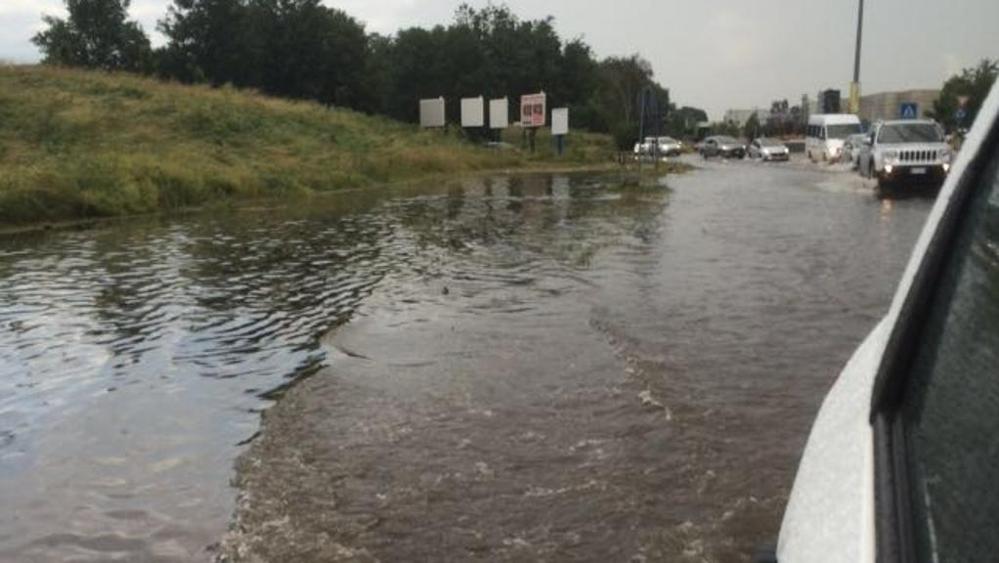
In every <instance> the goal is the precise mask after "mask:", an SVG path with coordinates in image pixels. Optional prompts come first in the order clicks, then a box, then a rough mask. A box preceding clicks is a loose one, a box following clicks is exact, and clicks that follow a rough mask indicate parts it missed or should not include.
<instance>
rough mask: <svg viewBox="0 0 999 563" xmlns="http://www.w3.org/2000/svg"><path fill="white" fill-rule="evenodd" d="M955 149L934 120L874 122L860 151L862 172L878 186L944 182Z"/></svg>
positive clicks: (937, 183) (862, 174)
mask: <svg viewBox="0 0 999 563" xmlns="http://www.w3.org/2000/svg"><path fill="white" fill-rule="evenodd" d="M952 158H953V150H952V149H951V147H950V145H948V144H947V142H946V141H945V140H944V132H943V129H942V128H941V127H940V125H938V124H937V123H936V122H935V121H932V120H928V119H919V120H916V119H913V120H900V121H882V122H879V123H876V124H874V126H873V127H872V128H871V133H870V136H869V137H868V138H867V141H866V142H865V143H864V149H863V151H861V154H860V168H859V170H860V174H861V176H864V177H866V178H876V179H877V181H878V187H879V188H882V189H884V188H888V187H891V186H894V185H896V184H900V183H903V182H904V183H905V184H907V185H912V184H934V185H939V184H942V183H943V181H944V179H946V177H947V173H948V172H949V171H950V164H951V159H952Z"/></svg>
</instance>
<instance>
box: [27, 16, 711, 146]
mask: <svg viewBox="0 0 999 563" xmlns="http://www.w3.org/2000/svg"><path fill="white" fill-rule="evenodd" d="M64 1H65V4H66V8H67V11H68V13H69V15H68V17H67V18H65V19H63V18H55V17H51V16H46V17H45V18H44V20H45V23H46V25H47V27H46V29H45V30H43V31H42V32H40V33H39V34H38V35H36V36H35V37H34V42H35V43H36V44H37V45H38V47H39V48H40V49H41V51H42V54H43V56H44V62H46V63H51V64H58V65H65V66H77V67H86V68H95V69H103V70H108V71H129V72H138V73H144V74H149V75H155V76H158V77H161V78H164V79H169V80H177V81H181V82H185V83H208V84H212V85H216V86H221V85H226V84H231V85H233V86H236V87H241V88H253V89H257V90H260V91H261V92H264V93H266V94H270V95H274V96H281V97H288V98H297V99H309V100H315V101H318V102H320V103H323V104H328V105H335V106H341V107H347V108H352V109H355V110H358V111H363V112H367V113H377V114H383V115H387V116H390V117H393V118H396V119H399V120H403V121H410V122H415V121H416V120H417V118H418V104H417V100H419V99H420V98H430V97H437V96H444V97H445V98H447V99H448V100H457V99H458V98H461V97H471V96H478V95H485V96H486V97H502V96H511V97H512V98H513V99H514V100H516V97H517V96H519V95H521V94H526V93H533V92H537V91H545V92H546V93H547V94H548V97H549V105H550V106H568V107H569V108H570V109H571V113H572V121H573V126H574V128H575V127H579V128H584V129H588V130H591V131H596V132H605V133H610V134H612V135H613V136H614V138H615V139H617V141H618V144H619V145H621V146H622V147H625V146H630V144H631V143H633V142H634V141H635V139H636V138H637V135H638V122H639V118H640V115H639V114H640V112H641V108H640V107H639V103H640V101H639V99H640V97H641V94H642V92H643V91H647V92H648V91H651V92H652V95H653V96H654V98H655V100H656V102H657V106H658V107H660V108H663V110H662V111H661V112H659V113H658V114H657V115H658V120H659V121H658V122H657V125H661V127H656V128H658V129H660V130H662V129H665V131H664V132H673V133H674V134H679V133H682V131H676V129H677V128H679V127H688V128H689V127H690V125H691V121H692V120H695V119H700V118H701V117H704V118H706V116H704V112H703V111H701V110H699V109H697V108H682V110H680V111H673V110H675V107H674V106H673V105H672V104H671V103H670V100H669V91H668V90H667V89H666V88H665V87H663V86H662V85H661V84H659V83H658V82H657V81H656V79H655V76H654V74H653V71H652V67H651V65H650V64H649V62H648V61H646V60H645V59H643V58H642V57H641V56H639V55H632V56H627V57H607V58H603V59H598V58H597V57H596V56H595V55H594V53H593V51H592V49H591V48H590V46H589V45H587V43H586V42H585V41H583V40H582V39H580V38H575V39H568V40H565V39H563V38H562V37H560V36H559V34H558V32H557V31H556V30H555V27H554V19H553V18H551V17H548V18H544V19H539V20H523V19H520V18H519V17H517V16H516V15H515V14H514V13H513V12H512V11H511V10H510V9H509V8H508V7H507V6H505V5H488V6H486V7H485V8H482V9H475V8H473V7H470V6H468V5H462V6H460V7H459V8H458V9H457V11H456V13H455V17H454V19H453V21H452V22H450V23H449V24H448V25H437V26H434V27H432V28H429V29H425V28H419V27H412V28H408V29H402V30H399V31H398V32H397V33H395V34H394V35H390V36H386V35H379V34H374V33H367V32H366V31H365V29H364V25H363V24H362V23H361V22H359V21H358V20H356V19H355V18H353V17H351V16H350V15H348V14H347V13H345V12H343V11H342V10H339V9H336V8H330V7H327V6H324V5H323V4H322V3H321V0H173V2H172V4H171V5H170V6H169V8H168V10H167V12H166V14H165V15H164V16H163V18H162V19H160V21H159V25H158V29H159V30H160V31H161V32H162V33H163V34H164V35H165V36H166V38H167V42H166V44H165V45H164V46H162V47H160V48H153V47H152V46H151V43H150V41H149V38H148V36H147V35H146V34H145V32H144V31H143V29H142V28H141V26H140V25H139V24H138V23H137V22H135V21H133V20H131V19H129V15H128V8H129V5H130V0H64ZM458 111H459V110H458V107H457V103H451V104H449V110H448V113H449V115H448V117H449V121H457V113H458Z"/></svg>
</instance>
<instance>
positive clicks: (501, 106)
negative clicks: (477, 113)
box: [489, 98, 510, 129]
mask: <svg viewBox="0 0 999 563" xmlns="http://www.w3.org/2000/svg"><path fill="white" fill-rule="evenodd" d="M509 126H510V101H509V100H507V99H506V98H497V99H495V100H489V127H490V128H491V129H506V128H507V127H509Z"/></svg>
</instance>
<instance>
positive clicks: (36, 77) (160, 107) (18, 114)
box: [0, 66, 614, 226]
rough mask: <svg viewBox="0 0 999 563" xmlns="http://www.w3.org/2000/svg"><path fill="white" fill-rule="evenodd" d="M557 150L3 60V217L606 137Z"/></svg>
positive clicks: (138, 203)
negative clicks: (480, 142)
mask: <svg viewBox="0 0 999 563" xmlns="http://www.w3.org/2000/svg"><path fill="white" fill-rule="evenodd" d="M571 139H572V141H571V142H570V144H569V152H568V154H567V155H566V157H565V158H563V159H560V160H557V161H556V160H554V159H553V155H552V151H551V144H550V142H548V139H547V138H546V137H543V136H539V138H538V154H536V155H526V154H524V153H523V152H521V151H520V150H516V149H514V150H505V151H497V150H490V149H485V148H481V147H477V146H474V145H473V144H471V143H468V142H465V141H463V140H462V139H460V138H459V134H458V133H457V132H454V131H452V133H451V134H448V135H445V134H443V133H441V132H431V131H420V130H419V129H418V128H416V127H415V126H411V125H407V124H402V123H398V122H395V121H392V120H390V119H386V118H382V117H371V116H366V115H363V114H359V113H356V112H353V111H349V110H343V109H328V108H326V107H323V106H321V105H318V104H314V103H308V102H294V101H288V100H280V99H274V98H268V97H265V96H261V95H257V94H254V93H251V92H245V91H238V90H234V89H231V88H221V89H212V88H208V87H202V86H183V85H179V84H171V83H164V82H159V81H155V80H150V79H145V78H141V77H136V76H131V75H126V74H106V73H100V72H88V71H78V70H67V69H58V68H49V67H10V66H8V67H2V66H0V226H2V225H4V224H7V225H11V224H18V223H31V222H42V221H55V220H66V219H78V218H90V217H110V216H117V215H130V214H140V213H150V212H158V211H169V210H174V209H180V208H187V207H191V206H198V205H205V204H210V203H213V202H224V201H231V200H234V199H236V198H249V197H281V198H286V197H291V196H302V195H307V194H313V193H317V192H324V191H330V190H336V189H341V188H347V187H363V186H368V185H372V184H377V183H385V182H394V181H400V180H408V179H417V178H421V177H428V176H433V175H439V174H453V173H466V172H474V171H485V170H501V169H521V168H528V169H529V168H533V167H538V168H541V167H545V166H557V167H567V166H568V167H571V166H582V165H586V164H595V163H608V162H609V161H610V158H611V154H612V153H613V150H614V149H613V147H612V144H611V141H610V139H609V138H608V137H605V136H602V135H592V134H574V135H573V136H572V138H571Z"/></svg>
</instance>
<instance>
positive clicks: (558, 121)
mask: <svg viewBox="0 0 999 563" xmlns="http://www.w3.org/2000/svg"><path fill="white" fill-rule="evenodd" d="M568 134H569V108H553V109H552V135H568Z"/></svg>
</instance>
